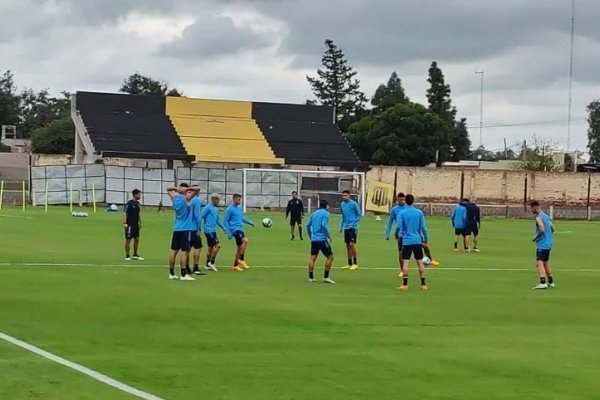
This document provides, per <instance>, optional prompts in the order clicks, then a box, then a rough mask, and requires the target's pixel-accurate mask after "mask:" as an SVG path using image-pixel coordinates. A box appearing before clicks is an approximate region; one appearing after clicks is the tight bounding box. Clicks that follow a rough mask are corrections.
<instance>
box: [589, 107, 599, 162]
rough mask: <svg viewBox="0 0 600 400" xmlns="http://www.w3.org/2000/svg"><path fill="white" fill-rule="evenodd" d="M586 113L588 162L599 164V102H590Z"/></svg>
mask: <svg viewBox="0 0 600 400" xmlns="http://www.w3.org/2000/svg"><path fill="white" fill-rule="evenodd" d="M587 112H588V118H587V120H588V124H589V128H588V150H589V152H590V162H592V163H597V162H600V100H595V101H592V102H591V103H590V104H589V105H588V106H587Z"/></svg>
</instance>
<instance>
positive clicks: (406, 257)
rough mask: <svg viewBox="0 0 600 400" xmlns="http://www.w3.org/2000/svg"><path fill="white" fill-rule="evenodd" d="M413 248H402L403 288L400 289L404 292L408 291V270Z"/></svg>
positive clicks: (404, 246)
mask: <svg viewBox="0 0 600 400" xmlns="http://www.w3.org/2000/svg"><path fill="white" fill-rule="evenodd" d="M412 247H413V246H406V245H403V246H402V286H400V287H399V289H400V290H402V291H407V290H408V269H409V263H410V257H411V256H412V253H413V250H412Z"/></svg>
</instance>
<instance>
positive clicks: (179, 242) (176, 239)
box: [171, 231, 192, 251]
mask: <svg viewBox="0 0 600 400" xmlns="http://www.w3.org/2000/svg"><path fill="white" fill-rule="evenodd" d="M191 243H192V232H190V231H175V232H173V237H172V238H171V250H173V251H180V250H181V251H190V248H191Z"/></svg>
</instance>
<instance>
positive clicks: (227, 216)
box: [223, 208, 231, 239]
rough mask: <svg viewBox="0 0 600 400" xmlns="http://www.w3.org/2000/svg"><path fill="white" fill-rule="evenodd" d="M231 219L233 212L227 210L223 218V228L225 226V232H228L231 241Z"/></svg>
mask: <svg viewBox="0 0 600 400" xmlns="http://www.w3.org/2000/svg"><path fill="white" fill-rule="evenodd" d="M230 219H231V210H230V209H229V208H228V209H226V210H225V216H224V217H223V226H225V231H226V232H227V236H228V237H229V239H231V228H230V225H229V220H230Z"/></svg>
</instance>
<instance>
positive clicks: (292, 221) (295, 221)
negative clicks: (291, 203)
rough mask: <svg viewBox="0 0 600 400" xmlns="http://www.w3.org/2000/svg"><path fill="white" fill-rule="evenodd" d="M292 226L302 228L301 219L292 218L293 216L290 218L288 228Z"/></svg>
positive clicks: (297, 217) (298, 217)
mask: <svg viewBox="0 0 600 400" xmlns="http://www.w3.org/2000/svg"><path fill="white" fill-rule="evenodd" d="M294 225H298V226H302V217H301V216H294V215H291V216H290V226H294Z"/></svg>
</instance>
